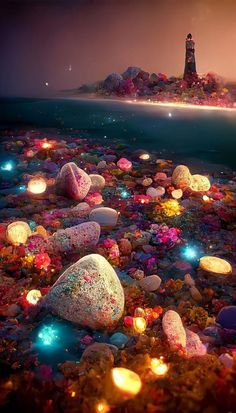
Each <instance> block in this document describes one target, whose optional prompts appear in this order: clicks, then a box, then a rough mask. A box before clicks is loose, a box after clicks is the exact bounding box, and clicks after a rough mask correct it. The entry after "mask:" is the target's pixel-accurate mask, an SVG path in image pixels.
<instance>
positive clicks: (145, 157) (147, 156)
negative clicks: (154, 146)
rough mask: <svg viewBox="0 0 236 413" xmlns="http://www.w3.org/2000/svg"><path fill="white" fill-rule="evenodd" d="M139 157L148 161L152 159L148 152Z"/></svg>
mask: <svg viewBox="0 0 236 413" xmlns="http://www.w3.org/2000/svg"><path fill="white" fill-rule="evenodd" d="M139 159H141V160H142V161H148V159H150V155H149V154H148V153H142V154H141V155H140V156H139Z"/></svg>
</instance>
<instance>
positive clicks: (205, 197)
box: [202, 195, 210, 202]
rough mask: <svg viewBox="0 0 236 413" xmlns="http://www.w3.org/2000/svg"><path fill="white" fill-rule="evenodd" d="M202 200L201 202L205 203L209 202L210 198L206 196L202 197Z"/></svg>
mask: <svg viewBox="0 0 236 413" xmlns="http://www.w3.org/2000/svg"><path fill="white" fill-rule="evenodd" d="M202 199H203V201H205V202H207V201H210V198H209V196H207V195H203V197H202Z"/></svg>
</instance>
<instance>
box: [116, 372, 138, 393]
mask: <svg viewBox="0 0 236 413" xmlns="http://www.w3.org/2000/svg"><path fill="white" fill-rule="evenodd" d="M112 380H113V383H114V384H115V386H116V387H117V388H118V389H119V390H121V391H122V392H123V393H125V394H126V395H128V396H129V397H134V396H136V395H137V394H138V393H139V392H140V390H141V387H142V382H141V379H140V377H139V375H138V374H136V373H134V372H133V371H132V370H129V369H125V368H124V367H115V368H113V369H112Z"/></svg>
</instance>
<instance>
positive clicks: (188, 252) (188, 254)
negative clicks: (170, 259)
mask: <svg viewBox="0 0 236 413" xmlns="http://www.w3.org/2000/svg"><path fill="white" fill-rule="evenodd" d="M198 255H199V254H198V251H197V250H196V248H194V247H190V246H187V247H185V248H184V250H183V256H184V258H185V259H186V260H189V261H191V260H194V259H197V258H198Z"/></svg>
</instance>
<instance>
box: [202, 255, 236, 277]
mask: <svg viewBox="0 0 236 413" xmlns="http://www.w3.org/2000/svg"><path fill="white" fill-rule="evenodd" d="M199 268H200V269H201V270H203V271H206V272H209V273H211V274H218V275H230V274H231V273H232V266H231V264H230V263H229V262H228V261H226V260H223V259H222V258H218V257H213V256H205V257H202V258H200V263H199Z"/></svg>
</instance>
